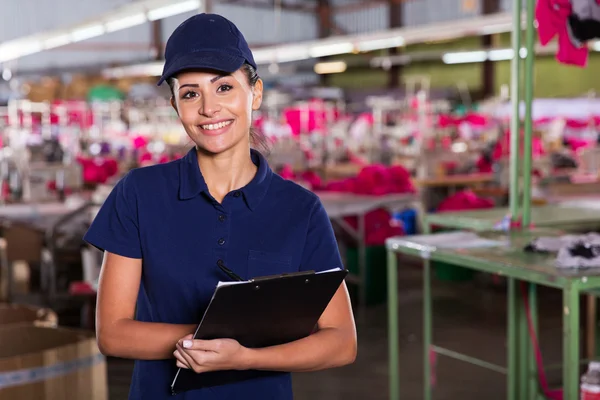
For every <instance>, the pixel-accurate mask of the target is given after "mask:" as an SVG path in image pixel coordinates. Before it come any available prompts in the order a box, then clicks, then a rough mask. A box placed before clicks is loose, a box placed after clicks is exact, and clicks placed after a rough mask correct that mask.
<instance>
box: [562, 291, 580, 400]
mask: <svg viewBox="0 0 600 400" xmlns="http://www.w3.org/2000/svg"><path fill="white" fill-rule="evenodd" d="M563 366H564V369H563V386H564V389H563V390H564V393H563V396H564V398H565V399H578V398H579V291H578V290H577V288H575V287H573V286H571V287H569V288H566V289H564V291H563Z"/></svg>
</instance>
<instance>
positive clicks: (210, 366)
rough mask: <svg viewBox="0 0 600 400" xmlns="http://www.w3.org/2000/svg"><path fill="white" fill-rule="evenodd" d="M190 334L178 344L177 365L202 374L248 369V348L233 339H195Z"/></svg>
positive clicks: (175, 353) (175, 354) (176, 351)
mask: <svg viewBox="0 0 600 400" xmlns="http://www.w3.org/2000/svg"><path fill="white" fill-rule="evenodd" d="M192 338H193V336H192V335H188V336H186V337H184V338H183V339H181V340H180V341H179V342H177V344H176V348H177V350H175V352H174V353H173V355H174V356H175V358H176V359H177V366H178V367H180V368H186V369H191V370H193V371H194V372H196V373H198V374H201V373H203V372H210V371H225V370H243V369H247V367H246V364H245V363H246V360H247V357H246V355H247V350H248V349H247V348H245V347H244V346H242V345H240V344H239V343H238V342H237V341H236V340H233V339H214V340H193V339H192Z"/></svg>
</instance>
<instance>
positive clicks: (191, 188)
mask: <svg viewBox="0 0 600 400" xmlns="http://www.w3.org/2000/svg"><path fill="white" fill-rule="evenodd" d="M250 156H251V157H252V162H253V163H254V164H255V165H256V166H257V167H258V171H257V172H256V175H255V176H254V178H253V179H252V180H251V181H250V183H248V184H247V185H246V186H244V187H243V188H241V189H239V191H240V192H241V193H242V194H243V196H244V200H245V201H246V204H247V205H248V207H249V208H250V209H251V210H254V209H256V207H258V205H259V204H260V202H261V201H262V199H263V198H264V197H265V195H266V194H267V191H268V189H269V185H270V183H271V178H272V177H273V171H272V170H271V167H269V164H268V163H267V160H266V159H265V157H264V156H263V155H262V154H261V153H260V152H258V151H256V150H254V149H251V150H250ZM202 192H205V193H206V194H208V193H209V192H208V186H207V185H206V181H205V180H204V177H203V176H202V173H201V172H200V167H199V165H198V155H197V152H196V147H193V148H192V149H191V150H190V151H189V152H188V153H187V154H186V155H185V157H183V159H181V161H180V164H179V198H180V199H181V200H187V199H191V198H193V197H196V196H198V195H199V194H200V193H202Z"/></svg>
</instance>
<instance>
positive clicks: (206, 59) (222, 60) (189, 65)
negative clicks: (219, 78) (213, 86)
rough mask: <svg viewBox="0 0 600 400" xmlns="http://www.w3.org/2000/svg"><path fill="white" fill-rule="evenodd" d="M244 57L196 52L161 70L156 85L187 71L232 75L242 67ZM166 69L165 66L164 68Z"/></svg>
mask: <svg viewBox="0 0 600 400" xmlns="http://www.w3.org/2000/svg"><path fill="white" fill-rule="evenodd" d="M245 61H246V59H245V58H244V57H238V56H232V55H230V54H226V53H221V52H215V51H197V52H193V53H189V54H186V55H185V56H183V57H180V58H179V59H177V60H176V61H175V62H173V63H172V64H171V65H169V67H168V68H165V69H164V70H163V73H162V76H161V77H160V79H159V80H158V83H157V85H158V86H160V85H161V84H162V83H163V82H164V81H165V80H166V79H168V78H169V77H171V76H173V75H176V74H178V73H179V72H181V71H185V70H189V69H212V70H215V71H221V72H227V73H232V72H235V71H237V70H238V69H240V68H241V67H242V65H244V62H245ZM165 67H166V66H165Z"/></svg>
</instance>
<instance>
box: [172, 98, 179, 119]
mask: <svg viewBox="0 0 600 400" xmlns="http://www.w3.org/2000/svg"><path fill="white" fill-rule="evenodd" d="M171 107H173V109H174V110H175V112H176V113H177V115H178V116H179V110H177V102H176V101H175V96H171Z"/></svg>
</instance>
